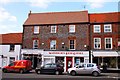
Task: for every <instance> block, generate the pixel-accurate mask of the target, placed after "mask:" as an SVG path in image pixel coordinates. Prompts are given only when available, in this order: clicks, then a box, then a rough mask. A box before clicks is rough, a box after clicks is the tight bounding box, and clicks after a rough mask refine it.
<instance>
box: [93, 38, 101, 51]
mask: <svg viewBox="0 0 120 80" xmlns="http://www.w3.org/2000/svg"><path fill="white" fill-rule="evenodd" d="M95 39H99V44H100V47H97V48H96V47H95ZM97 45H98V42H97ZM94 49H101V38H94Z"/></svg>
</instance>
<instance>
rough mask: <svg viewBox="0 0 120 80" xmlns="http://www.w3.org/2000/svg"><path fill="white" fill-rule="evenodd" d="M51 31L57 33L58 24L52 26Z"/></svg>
mask: <svg viewBox="0 0 120 80" xmlns="http://www.w3.org/2000/svg"><path fill="white" fill-rule="evenodd" d="M50 32H51V33H57V26H56V25H54V26H51V30H50Z"/></svg>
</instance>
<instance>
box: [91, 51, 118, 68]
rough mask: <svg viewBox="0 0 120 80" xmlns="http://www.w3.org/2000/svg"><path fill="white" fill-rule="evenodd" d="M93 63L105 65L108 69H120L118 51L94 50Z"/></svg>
mask: <svg viewBox="0 0 120 80" xmlns="http://www.w3.org/2000/svg"><path fill="white" fill-rule="evenodd" d="M93 55H94V57H93V63H96V64H97V65H99V66H100V67H101V68H102V67H103V66H104V65H105V66H107V68H108V69H120V64H119V62H120V57H119V56H118V53H117V52H116V51H93Z"/></svg>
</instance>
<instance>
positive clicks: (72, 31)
mask: <svg viewBox="0 0 120 80" xmlns="http://www.w3.org/2000/svg"><path fill="white" fill-rule="evenodd" d="M69 32H70V33H74V32H75V25H69Z"/></svg>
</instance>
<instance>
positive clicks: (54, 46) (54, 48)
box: [50, 40, 57, 50]
mask: <svg viewBox="0 0 120 80" xmlns="http://www.w3.org/2000/svg"><path fill="white" fill-rule="evenodd" d="M52 41H55V44H54V45H53V47H52V44H53V42H52ZM56 45H57V41H56V40H50V50H56Z"/></svg>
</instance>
